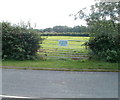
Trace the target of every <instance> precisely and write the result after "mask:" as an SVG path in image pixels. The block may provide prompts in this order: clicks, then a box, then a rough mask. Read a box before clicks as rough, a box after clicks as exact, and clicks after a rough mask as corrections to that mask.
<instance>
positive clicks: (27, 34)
mask: <svg viewBox="0 0 120 100" xmlns="http://www.w3.org/2000/svg"><path fill="white" fill-rule="evenodd" d="M40 41H42V39H41V38H40V36H38V35H37V34H36V33H35V31H34V30H33V29H27V28H24V27H20V26H12V25H11V24H10V23H6V22H2V59H15V60H27V59H35V57H36V52H37V50H38V49H39V48H40V45H39V43H40Z"/></svg>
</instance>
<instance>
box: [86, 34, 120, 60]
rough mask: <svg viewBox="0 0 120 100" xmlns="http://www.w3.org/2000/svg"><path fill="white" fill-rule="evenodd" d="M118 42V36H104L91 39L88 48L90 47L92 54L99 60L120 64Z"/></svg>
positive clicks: (119, 46) (119, 36) (119, 38)
mask: <svg viewBox="0 0 120 100" xmlns="http://www.w3.org/2000/svg"><path fill="white" fill-rule="evenodd" d="M118 40H120V35H118V34H117V35H116V36H115V37H112V35H108V34H102V35H98V36H96V37H95V38H91V39H90V40H89V42H88V43H87V46H89V48H90V49H91V50H92V53H93V54H94V55H95V56H97V57H98V58H100V59H103V60H106V61H109V62H118V61H119V60H120V59H119V57H120V43H118ZM118 44H119V45H118ZM95 56H94V57H95Z"/></svg>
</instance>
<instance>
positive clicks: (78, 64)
mask: <svg viewBox="0 0 120 100" xmlns="http://www.w3.org/2000/svg"><path fill="white" fill-rule="evenodd" d="M2 65H3V66H16V67H39V68H67V69H113V70H114V69H118V64H117V63H108V62H103V61H95V60H79V61H77V60H65V59H63V60H56V61H55V60H53V59H49V60H46V61H40V60H36V61H32V60H27V61H14V60H8V61H3V62H2Z"/></svg>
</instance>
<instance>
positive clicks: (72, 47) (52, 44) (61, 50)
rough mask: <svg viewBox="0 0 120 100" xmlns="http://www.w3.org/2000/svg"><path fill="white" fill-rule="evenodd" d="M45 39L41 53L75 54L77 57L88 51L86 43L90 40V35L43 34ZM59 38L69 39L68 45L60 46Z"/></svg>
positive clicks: (67, 56)
mask: <svg viewBox="0 0 120 100" xmlns="http://www.w3.org/2000/svg"><path fill="white" fill-rule="evenodd" d="M42 38H44V39H45V40H44V41H43V43H42V44H41V46H42V49H41V50H43V51H42V52H39V54H41V55H47V56H49V57H58V58H59V57H60V58H71V57H72V56H73V54H74V55H75V56H76V57H79V56H80V53H85V54H82V55H83V56H84V55H86V53H88V51H87V49H86V47H85V46H84V43H85V42H86V41H88V39H89V37H73V36H48V37H47V36H42ZM59 40H68V46H59V45H58V44H59Z"/></svg>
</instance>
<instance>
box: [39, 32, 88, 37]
mask: <svg viewBox="0 0 120 100" xmlns="http://www.w3.org/2000/svg"><path fill="white" fill-rule="evenodd" d="M89 34H90V33H75V32H73V33H72V32H65V33H40V35H41V36H81V37H89Z"/></svg>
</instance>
